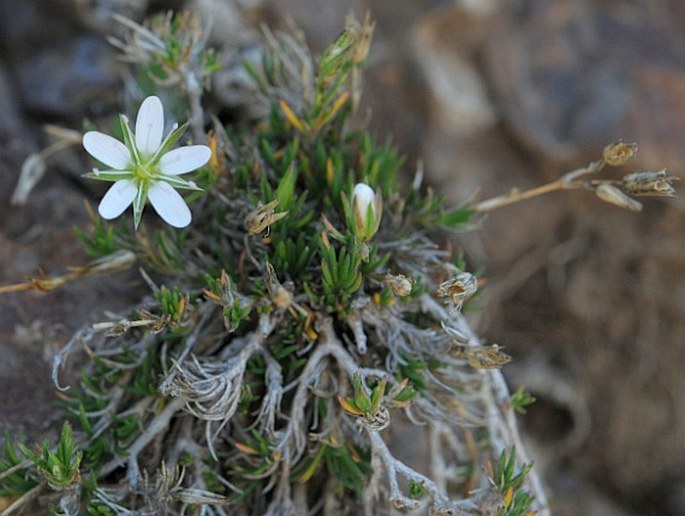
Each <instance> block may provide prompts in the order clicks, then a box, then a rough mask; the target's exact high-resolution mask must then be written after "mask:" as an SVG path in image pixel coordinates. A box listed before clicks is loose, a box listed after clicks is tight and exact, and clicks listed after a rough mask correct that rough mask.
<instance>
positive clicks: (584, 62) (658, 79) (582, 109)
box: [485, 0, 685, 167]
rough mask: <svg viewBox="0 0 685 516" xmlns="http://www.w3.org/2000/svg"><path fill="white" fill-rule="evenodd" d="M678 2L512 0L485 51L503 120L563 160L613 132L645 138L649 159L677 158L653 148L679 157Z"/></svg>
mask: <svg viewBox="0 0 685 516" xmlns="http://www.w3.org/2000/svg"><path fill="white" fill-rule="evenodd" d="M682 11H683V4H682V2H679V0H665V1H663V2H659V3H654V2H647V1H636V2H630V3H622V4H620V5H619V4H616V3H612V2H607V3H604V2H597V1H592V0H579V1H576V0H573V1H570V0H563V1H558V2H532V1H525V2H519V3H517V4H509V6H508V8H507V9H505V10H502V11H501V12H500V15H499V16H498V17H497V18H496V19H495V20H493V23H492V30H491V31H490V38H489V43H488V45H487V47H486V49H487V51H486V53H485V57H486V63H487V68H488V71H489V74H490V76H491V78H492V85H493V87H494V91H495V93H496V97H497V100H498V103H499V105H500V107H501V110H502V113H503V116H504V117H505V120H506V123H507V125H508V126H509V128H510V129H511V130H512V131H513V132H514V134H516V136H517V137H518V138H519V139H520V141H521V142H522V143H523V144H524V145H526V146H527V147H528V148H529V149H531V150H533V151H535V152H539V153H542V154H544V155H545V156H547V157H550V158H553V159H555V160H558V161H561V162H564V163H569V162H570V161H571V160H573V159H574V158H575V157H577V156H587V155H589V154H592V153H596V152H597V151H598V150H599V149H600V148H601V147H602V146H603V145H605V144H606V143H609V142H610V141H612V140H614V139H617V138H618V137H622V138H623V139H625V140H628V141H640V142H641V143H642V144H643V145H642V146H644V143H643V142H644V140H645V139H646V140H647V142H648V144H649V145H650V146H651V147H652V149H651V150H650V151H649V152H648V153H647V154H646V155H645V154H644V153H641V154H642V155H643V158H640V159H641V160H642V161H641V162H642V163H644V164H645V166H647V167H650V166H653V164H654V163H655V161H658V162H660V163H661V166H663V165H664V164H665V165H670V164H671V163H674V162H675V160H673V161H672V162H671V163H663V159H658V160H654V158H655V157H656V156H657V155H658V156H659V157H660V158H661V157H662V156H664V154H672V153H675V152H677V158H676V159H678V160H681V161H682V160H683V159H685V148H683V146H682V144H681V138H680V136H679V134H678V133H677V132H676V131H674V129H678V128H680V127H681V125H682V123H683V122H682V121H683V120H684V119H685V104H683V103H682V102H680V101H679V100H680V98H681V97H682V95H683V89H684V88H685V75H684V74H685V46H684V45H685V38H684V37H683V28H684V24H685V19H684V18H683V17H680V18H678V17H677V16H674V15H673V13H678V12H680V13H682ZM657 99H658V100H657ZM647 135H651V137H650V136H647ZM645 137H646V138H645ZM676 148H677V149H678V151H675V149H676Z"/></svg>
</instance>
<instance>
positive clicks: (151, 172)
mask: <svg viewBox="0 0 685 516" xmlns="http://www.w3.org/2000/svg"><path fill="white" fill-rule="evenodd" d="M132 168H133V170H132V172H133V176H134V177H135V178H136V179H138V180H139V181H150V180H151V179H154V178H155V176H157V173H158V172H157V167H156V166H155V165H153V164H152V163H149V162H147V163H136V164H134V165H133V167H132Z"/></svg>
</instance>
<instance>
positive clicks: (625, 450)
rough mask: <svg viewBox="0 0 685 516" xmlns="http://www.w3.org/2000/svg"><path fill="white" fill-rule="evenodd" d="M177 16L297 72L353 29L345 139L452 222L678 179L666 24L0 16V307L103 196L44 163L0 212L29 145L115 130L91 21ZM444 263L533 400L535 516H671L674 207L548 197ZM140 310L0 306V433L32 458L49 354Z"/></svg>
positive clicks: (684, 235) (398, 9)
mask: <svg viewBox="0 0 685 516" xmlns="http://www.w3.org/2000/svg"><path fill="white" fill-rule="evenodd" d="M184 5H185V6H189V7H192V8H193V9H195V10H197V11H198V12H199V13H201V14H203V15H205V16H208V17H209V18H211V19H212V20H214V23H213V29H212V42H213V43H214V44H216V45H217V46H221V45H226V44H228V43H230V44H235V43H236V42H237V43H239V44H240V45H241V47H242V48H244V49H245V50H246V51H249V49H250V46H251V45H254V44H255V43H256V41H257V40H258V37H259V24H260V23H261V22H266V23H267V24H269V25H270V26H272V27H281V28H287V27H288V26H290V25H291V24H294V25H295V26H297V27H299V28H301V29H302V30H303V31H304V33H305V34H306V37H307V40H308V41H309V42H310V43H311V45H312V47H313V49H314V50H315V51H316V50H320V49H321V48H323V47H324V46H325V45H326V44H327V43H328V42H330V41H331V40H332V39H333V38H334V37H335V36H336V35H337V34H338V33H339V32H340V30H341V29H342V27H343V25H344V18H345V15H346V14H347V12H349V11H350V10H353V11H354V12H355V13H356V15H357V17H358V18H359V17H361V16H363V14H364V12H365V11H367V10H369V11H370V12H371V14H372V17H373V18H374V19H375V20H376V22H377V27H376V36H375V40H374V44H373V47H372V52H371V56H370V60H369V64H368V67H367V73H366V75H365V94H364V98H363V107H362V110H361V113H360V119H361V121H363V122H367V123H368V124H369V126H370V127H371V128H372V129H373V130H374V132H376V133H377V134H379V135H381V136H384V135H390V134H392V135H393V138H394V142H395V144H396V145H397V147H398V148H399V149H401V150H402V152H403V153H404V154H405V155H406V156H407V161H406V164H405V172H406V177H407V178H410V177H411V176H412V175H413V172H414V170H415V168H416V166H417V163H419V161H421V162H422V163H423V167H424V170H425V174H426V176H427V178H428V180H429V182H430V183H431V184H432V185H433V186H434V187H435V189H436V190H438V191H439V192H441V193H443V194H444V195H445V196H446V197H447V198H448V199H449V200H450V201H451V202H453V203H459V202H463V201H465V200H467V199H470V198H472V197H473V196H476V197H477V198H479V199H485V198H487V197H490V196H493V195H497V194H500V193H503V192H506V191H508V190H509V189H510V188H512V187H519V188H528V187H532V186H535V185H538V184H542V183H543V182H546V181H550V180H553V179H555V178H556V177H558V176H559V175H561V174H562V173H563V172H565V171H568V170H571V169H573V168H576V167H579V166H582V165H584V164H586V163H588V162H589V161H591V160H593V159H595V158H596V157H598V155H599V153H600V152H601V149H602V147H603V146H604V145H605V144H607V143H610V142H611V141H613V140H615V139H617V138H623V139H624V140H626V141H637V142H638V143H639V145H640V152H639V154H638V156H637V158H636V159H635V160H634V161H633V162H631V163H630V165H631V169H634V168H638V169H644V170H658V169H661V168H663V167H666V168H668V170H669V172H670V173H672V174H673V175H679V176H683V175H684V174H683V170H684V169H685V145H683V138H684V136H683V135H685V4H684V3H683V2H682V1H681V0H659V1H649V0H636V1H633V2H625V1H618V0H616V1H614V0H610V1H606V0H557V1H555V2H539V1H535V0H510V1H506V2H502V1H496V0H462V1H454V0H453V1H446V0H393V1H385V2H383V1H378V0H377V1H372V0H366V1H364V0H355V1H351V0H346V1H342V0H319V1H317V2H312V1H311V0H280V1H278V0H240V1H238V0H235V1H232V0H193V1H188V2H182V1H171V0H168V1H162V0H159V1H152V0H150V1H147V0H139V1H131V0H22V1H21V2H16V1H13V0H0V285H6V284H10V283H15V282H17V281H21V280H23V278H25V277H26V276H29V275H34V276H35V275H37V274H39V273H44V274H48V275H52V274H60V273H62V272H64V271H65V270H66V268H67V267H68V266H71V265H81V264H83V263H84V262H85V258H84V256H83V254H82V252H81V246H80V244H79V242H78V240H77V239H76V237H75V236H74V233H73V231H72V226H74V225H82V224H85V223H86V222H87V219H88V216H87V211H86V209H85V205H84V201H85V202H86V203H88V204H90V205H91V206H94V205H95V203H96V201H97V199H98V197H99V196H100V195H101V193H102V191H101V190H100V186H101V185H93V184H91V183H89V182H86V181H84V180H83V179H81V178H80V174H81V173H82V172H85V171H86V170H87V167H88V161H87V159H86V156H85V155H84V153H83V152H81V150H80V149H79V148H77V147H73V148H71V149H67V150H66V151H63V152H61V153H59V154H56V155H54V156H52V157H51V158H50V160H49V164H50V166H49V167H48V170H47V172H46V173H45V176H44V177H43V178H42V179H41V180H40V182H39V183H38V184H37V186H36V187H35V188H34V189H33V190H32V191H31V193H30V194H29V196H28V198H27V201H26V203H25V204H23V205H15V204H12V203H11V202H10V200H11V198H12V193H13V191H14V189H15V187H16V185H17V181H18V179H19V174H20V169H21V165H22V162H23V161H24V159H25V158H26V156H27V155H29V154H30V153H31V152H35V151H37V150H40V149H42V148H44V147H46V146H47V145H48V144H49V143H50V141H52V140H50V138H49V137H48V136H46V134H45V132H44V130H43V129H42V127H43V126H44V125H45V124H55V125H58V126H62V127H66V128H72V129H77V130H80V129H81V128H82V127H83V123H84V120H96V119H98V118H99V117H102V116H104V115H107V114H110V113H111V112H113V111H117V110H118V106H119V105H120V102H121V99H122V95H123V86H122V85H123V83H124V78H125V74H126V67H125V66H123V65H122V63H120V62H118V61H117V59H116V52H115V49H113V48H112V47H111V46H110V45H109V44H108V43H107V42H106V41H105V39H104V37H105V35H107V34H111V33H113V32H115V31H116V30H117V29H116V27H115V24H114V23H113V22H112V21H111V18H110V17H111V14H112V12H119V13H123V14H126V15H128V16H131V17H132V18H133V19H137V20H140V19H142V17H143V16H144V15H145V14H146V13H151V12H154V11H158V10H164V9H169V8H179V7H182V6H184ZM314 6H316V7H314ZM236 77H238V78H239V74H236V73H235V71H232V72H230V71H228V70H227V71H226V73H221V74H219V75H218V76H217V77H216V82H215V84H214V91H213V94H212V96H211V98H209V99H208V102H211V103H212V104H213V106H215V107H217V108H218V109H223V110H227V111H230V110H234V109H236V106H242V107H243V108H244V99H236V98H235V95H234V93H235V91H239V89H238V90H236V84H235V81H236ZM621 172H623V171H622V170H621V171H616V172H615V173H616V174H617V176H616V177H617V178H618V177H620V175H621ZM457 245H458V246H462V247H463V248H464V249H465V250H466V257H467V259H468V261H469V264H470V266H471V268H472V269H476V268H482V269H483V270H484V271H485V272H484V277H485V282H486V288H485V289H484V290H485V292H484V295H483V297H482V298H480V303H481V306H482V310H481V311H479V312H477V313H474V314H473V321H474V325H475V326H476V327H477V328H478V330H479V332H480V333H481V334H482V335H483V336H484V338H485V339H486V341H488V342H491V343H492V342H497V343H499V344H500V345H503V346H505V347H506V348H507V351H508V352H510V353H511V354H512V355H513V356H514V359H515V360H514V362H513V363H512V364H510V365H508V366H507V367H506V368H505V373H506V374H507V376H508V378H509V380H510V382H511V384H512V386H513V387H514V388H515V387H516V386H518V385H525V386H526V388H527V390H529V391H531V392H533V393H534V394H535V396H536V397H537V398H538V402H537V403H536V404H535V405H534V406H533V407H532V408H531V409H530V410H529V412H528V414H527V415H526V416H525V417H524V418H522V420H521V422H522V425H523V426H524V428H525V429H526V432H527V435H528V445H529V447H530V451H531V453H532V455H533V456H535V458H536V466H537V467H538V468H539V471H541V472H543V476H544V478H545V479H546V481H547V484H548V487H549V490H550V493H551V498H552V502H553V507H554V509H555V514H560V515H577V514H586V515H616V516H618V515H638V514H639V515H642V514H654V515H656V514H659V515H678V514H685V375H683V374H682V367H683V366H684V365H685V331H684V328H685V310H684V309H683V306H684V305H685V196H682V195H681V196H680V197H679V198H675V199H668V200H666V201H661V200H658V199H657V200H647V201H646V202H645V209H644V211H643V212H642V213H639V214H635V213H632V212H628V211H625V210H621V209H619V208H616V207H613V206H610V205H606V204H604V203H601V202H600V201H598V200H597V199H596V198H594V197H593V196H592V195H591V194H590V193H585V192H557V193H553V194H550V195H549V196H547V197H541V198H538V199H534V200H531V201H528V202H526V203H523V204H521V205H513V206H510V207H506V208H501V209H500V210H497V211H494V212H492V213H491V214H490V215H489V216H488V217H487V218H486V219H485V220H483V222H482V228H481V230H480V231H478V232H476V233H472V234H468V235H463V236H459V238H458V242H457ZM141 292H143V290H141V288H140V285H139V282H138V275H137V273H136V272H135V271H131V272H123V273H117V274H115V275H112V276H110V277H91V278H88V279H85V280H83V281H80V282H77V283H73V284H70V285H68V286H66V287H64V288H62V289H60V290H58V291H55V292H52V293H48V294H40V293H28V294H9V295H4V296H2V297H0V426H2V427H5V428H9V429H11V430H12V431H13V432H21V433H23V435H25V436H27V438H28V439H29V440H35V439H40V438H42V437H44V436H47V435H50V434H51V432H53V431H54V428H55V427H56V426H57V425H56V422H55V421H56V419H55V418H56V412H55V409H54V401H55V400H56V397H55V395H54V393H53V390H52V384H51V381H50V364H51V360H52V357H53V356H54V353H55V352H56V351H57V350H59V349H60V348H61V346H63V345H64V344H65V343H66V342H67V341H68V339H69V337H70V335H71V333H72V332H73V330H74V329H75V328H77V327H79V326H80V325H81V324H84V323H87V322H93V321H97V320H103V319H104V318H106V312H107V311H117V310H120V309H122V308H123V307H125V306H126V302H127V300H131V299H137V298H138V297H139V296H140V295H141Z"/></svg>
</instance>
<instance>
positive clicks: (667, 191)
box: [621, 169, 680, 197]
mask: <svg viewBox="0 0 685 516" xmlns="http://www.w3.org/2000/svg"><path fill="white" fill-rule="evenodd" d="M679 180H680V178H679V177H675V176H669V175H667V174H666V170H665V169H664V170H659V171H657V172H651V171H644V172H633V173H632V174H628V175H626V176H624V177H623V181H622V184H621V186H623V189H624V190H625V191H626V192H627V193H629V194H630V195H650V196H660V197H671V196H672V195H674V194H675V188H673V181H679Z"/></svg>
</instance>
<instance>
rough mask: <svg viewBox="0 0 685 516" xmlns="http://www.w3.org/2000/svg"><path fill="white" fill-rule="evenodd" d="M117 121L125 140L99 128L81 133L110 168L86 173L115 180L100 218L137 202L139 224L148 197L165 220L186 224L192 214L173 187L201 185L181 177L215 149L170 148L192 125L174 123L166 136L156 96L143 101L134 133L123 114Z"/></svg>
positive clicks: (88, 148) (135, 212) (89, 148)
mask: <svg viewBox="0 0 685 516" xmlns="http://www.w3.org/2000/svg"><path fill="white" fill-rule="evenodd" d="M119 121H120V124H121V131H122V133H123V135H124V143H122V142H120V141H119V140H116V139H115V138H112V137H111V136H108V135H106V134H104V133H100V132H98V131H89V132H87V133H86V134H84V135H83V147H84V148H85V149H86V151H87V152H88V154H90V155H91V156H93V157H94V158H95V159H97V160H98V161H100V162H101V163H103V164H104V165H106V166H107V167H109V170H98V169H93V172H92V173H90V174H86V176H87V177H91V178H93V179H99V180H102V181H114V184H113V185H112V186H111V187H110V189H109V190H107V193H106V194H105V196H104V197H103V198H102V201H100V206H99V207H98V212H99V213H100V215H101V216H102V218H104V219H107V220H110V219H114V218H117V217H118V216H119V215H121V214H122V213H123V212H124V211H125V210H126V208H128V207H129V206H130V205H131V204H133V220H134V224H135V227H136V228H138V224H139V223H140V218H141V216H142V214H143V208H144V207H145V201H146V200H147V199H150V203H151V204H152V207H153V208H154V209H155V211H156V212H157V213H158V214H159V216H160V217H162V219H164V221H165V222H166V223H168V224H170V225H171V226H174V227H177V228H183V227H186V226H187V225H188V224H190V220H191V218H192V215H191V213H190V209H189V208H188V206H187V205H186V203H185V201H184V200H183V197H181V196H180V195H179V194H178V192H176V190H174V188H181V189H186V190H199V188H198V187H197V185H195V183H193V182H192V181H186V180H184V179H181V178H180V177H178V176H180V175H181V174H186V173H188V172H192V171H193V170H195V169H197V168H200V167H201V166H203V165H204V164H206V163H207V162H208V161H209V158H210V157H211V154H212V151H211V150H210V148H209V147H207V146H206V145H189V146H186V147H180V148H178V149H174V150H170V149H171V147H172V146H173V145H174V144H175V143H176V141H177V140H178V139H179V138H180V137H181V135H182V134H183V132H184V131H185V129H186V127H187V126H188V124H185V125H183V126H181V127H174V128H173V130H172V131H171V132H170V133H169V135H168V136H167V137H166V138H165V139H164V140H162V136H163V133H164V107H163V106H162V102H161V101H160V100H159V98H158V97H154V96H152V97H148V98H146V99H145V100H144V101H143V103H142V104H141V106H140V110H139V111H138V116H137V117H136V130H135V134H134V133H133V132H132V131H131V128H130V127H129V125H128V119H127V118H126V117H125V116H124V115H120V116H119Z"/></svg>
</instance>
